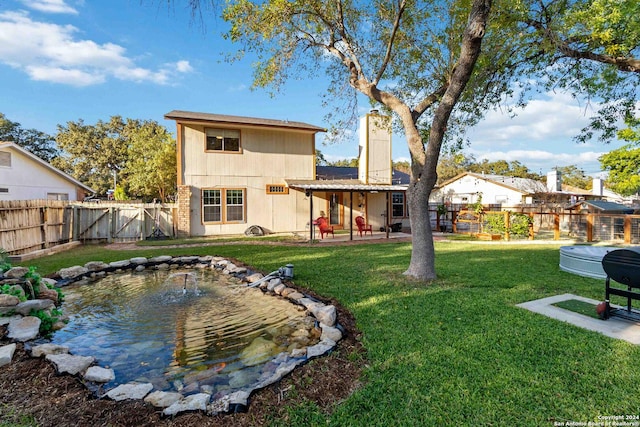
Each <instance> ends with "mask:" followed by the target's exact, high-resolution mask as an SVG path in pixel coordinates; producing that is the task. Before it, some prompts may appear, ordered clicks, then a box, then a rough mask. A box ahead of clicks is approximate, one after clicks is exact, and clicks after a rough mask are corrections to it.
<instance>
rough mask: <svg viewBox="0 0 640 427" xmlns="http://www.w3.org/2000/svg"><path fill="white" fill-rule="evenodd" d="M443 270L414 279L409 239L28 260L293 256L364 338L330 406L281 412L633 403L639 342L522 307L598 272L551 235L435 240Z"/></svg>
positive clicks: (446, 418) (408, 422) (449, 420)
mask: <svg viewBox="0 0 640 427" xmlns="http://www.w3.org/2000/svg"><path fill="white" fill-rule="evenodd" d="M436 253H437V257H436V266H437V271H438V274H439V278H438V279H437V280H436V281H435V282H433V283H431V284H428V285H427V284H423V283H418V282H415V281H412V280H410V279H409V278H407V277H405V276H404V275H403V274H402V273H403V271H404V270H405V269H406V267H407V265H408V263H409V259H410V255H411V245H410V244H408V243H385V244H376V245H356V246H325V245H318V246H297V247H295V246H276V245H273V246H264V245H225V246H207V247H198V248H193V247H191V248H175V249H153V248H140V249H139V250H137V251H136V252H135V253H132V252H130V251H111V250H105V249H103V248H102V247H98V246H88V247H84V248H78V249H74V250H71V251H69V252H66V253H61V254H56V255H52V256H49V257H46V258H42V259H39V260H34V261H31V262H30V264H32V265H35V266H37V267H38V271H39V272H40V273H42V274H47V273H50V272H54V271H56V270H57V269H59V268H61V267H67V266H71V265H81V264H83V263H85V262H87V261H90V260H104V261H114V260H118V259H127V258H130V257H132V256H134V255H135V256H153V255H160V254H171V255H186V254H193V255H204V254H212V255H221V256H226V257H232V258H237V259H240V260H242V261H243V262H245V263H247V264H249V265H252V266H254V267H256V268H258V269H261V270H263V271H264V272H268V271H273V270H275V269H277V268H278V267H281V266H283V265H285V264H287V263H292V264H294V266H295V267H294V271H295V279H294V281H295V282H296V284H298V285H300V286H303V287H306V288H309V289H312V290H314V291H316V292H317V293H319V294H321V295H324V296H326V297H334V298H336V299H337V300H339V301H340V302H341V304H342V305H344V306H345V307H346V308H348V309H349V310H351V311H352V312H353V313H354V315H355V317H356V319H357V323H358V327H359V328H360V329H361V330H362V332H363V344H364V345H365V347H366V349H367V351H368V360H367V361H366V362H364V363H366V365H365V373H364V377H363V378H362V380H363V385H362V387H361V388H360V389H359V390H357V391H356V392H355V393H354V394H353V395H352V396H351V397H350V398H349V399H347V400H346V401H344V402H343V403H341V404H340V405H339V406H338V407H337V408H336V410H335V411H334V412H333V413H332V414H329V415H327V414H325V413H323V412H322V411H321V410H320V409H318V408H317V407H316V406H315V404H313V402H306V403H305V404H302V405H300V406H299V407H293V408H290V410H289V413H288V418H287V419H286V420H284V419H283V420H275V421H274V425H290V424H291V423H292V422H293V421H295V423H294V424H296V425H332V426H334V425H337V426H392V425H393V426H399V425H402V426H412V425H416V426H440V425H456V426H502V425H509V426H550V425H553V424H554V422H567V421H574V422H585V423H586V422H588V421H597V420H598V417H599V416H603V415H622V414H638V396H637V384H638V383H640V362H639V360H640V349H639V348H638V347H637V346H634V345H631V344H629V343H626V342H624V341H620V340H615V339H612V338H608V337H605V336H603V335H600V334H598V333H596V332H591V331H587V330H584V329H581V328H578V327H576V326H573V325H570V324H567V323H563V322H559V321H556V320H553V319H550V318H547V317H545V316H542V315H539V314H535V313H531V312H529V311H527V310H524V309H521V308H518V307H516V306H515V305H516V304H518V303H521V302H525V301H530V300H534V299H538V298H543V297H548V296H552V295H558V294H563V293H573V294H577V295H581V296H584V297H588V298H593V299H596V300H600V299H602V297H603V294H604V282H603V281H601V280H594V279H588V278H583V277H580V276H575V275H571V274H569V273H566V272H562V271H560V270H559V268H558V262H559V251H558V246H557V245H541V244H536V245H526V244H517V245H509V244H508V243H499V242H496V243H494V244H491V245H486V244H484V245H480V244H473V243H466V242H449V243H445V242H443V243H436Z"/></svg>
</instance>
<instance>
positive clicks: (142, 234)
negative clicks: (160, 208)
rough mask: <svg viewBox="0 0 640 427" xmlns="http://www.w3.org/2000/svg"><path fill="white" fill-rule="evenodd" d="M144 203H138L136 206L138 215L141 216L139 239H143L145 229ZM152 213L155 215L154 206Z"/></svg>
mask: <svg viewBox="0 0 640 427" xmlns="http://www.w3.org/2000/svg"><path fill="white" fill-rule="evenodd" d="M145 211H146V209H145V207H144V204H142V205H140V207H139V208H138V212H139V215H140V216H141V220H140V240H144V235H145V230H146V229H147V215H146V214H145ZM153 213H154V215H155V207H154V212H153Z"/></svg>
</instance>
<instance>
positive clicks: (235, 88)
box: [227, 83, 248, 92]
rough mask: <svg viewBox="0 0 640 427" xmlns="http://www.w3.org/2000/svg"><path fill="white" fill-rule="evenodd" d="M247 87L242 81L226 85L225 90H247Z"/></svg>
mask: <svg viewBox="0 0 640 427" xmlns="http://www.w3.org/2000/svg"><path fill="white" fill-rule="evenodd" d="M247 88H248V86H247V85H245V84H244V83H240V84H238V85H235V86H229V87H227V92H244V91H245V90H247Z"/></svg>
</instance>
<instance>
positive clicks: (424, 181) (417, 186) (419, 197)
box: [403, 0, 491, 281]
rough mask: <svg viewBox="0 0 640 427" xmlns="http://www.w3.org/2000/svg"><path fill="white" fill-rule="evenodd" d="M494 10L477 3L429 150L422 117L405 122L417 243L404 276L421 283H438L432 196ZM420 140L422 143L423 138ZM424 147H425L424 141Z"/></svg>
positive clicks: (433, 124)
mask: <svg viewBox="0 0 640 427" xmlns="http://www.w3.org/2000/svg"><path fill="white" fill-rule="evenodd" d="M490 9H491V0H474V1H473V5H472V7H471V12H470V13H469V22H468V24H467V27H466V29H465V31H464V36H463V38H462V46H461V50H460V58H459V59H458V62H457V64H456V67H455V68H454V70H453V73H452V75H451V79H450V82H449V86H448V87H447V89H446V91H445V92H444V95H443V96H442V99H441V100H440V103H439V104H438V107H437V109H436V111H435V114H434V116H433V121H432V122H431V130H430V133H429V142H428V144H427V147H426V150H424V149H422V150H420V149H418V147H417V140H416V132H415V130H416V128H415V120H417V119H418V117H415V119H414V123H413V128H412V129H408V128H409V126H408V123H407V121H406V120H403V123H404V127H405V130H406V131H407V132H406V133H407V140H408V144H409V151H410V152H411V156H412V162H411V163H412V165H411V166H412V167H411V170H412V178H411V180H412V182H411V185H410V186H409V191H408V201H409V217H410V221H411V236H412V241H413V250H412V251H411V262H410V263H409V268H408V269H407V271H405V272H404V274H406V275H408V276H411V277H414V278H415V279H418V280H422V281H430V280H435V279H436V267H435V261H436V257H435V249H434V245H433V233H432V232H431V220H430V218H429V196H430V195H431V190H433V187H434V186H435V184H436V181H437V178H438V175H437V173H436V167H437V166H438V159H439V158H440V149H441V147H442V140H443V139H444V133H445V130H446V128H447V123H448V121H449V117H451V113H452V112H453V109H454V107H455V105H456V103H457V102H458V99H459V98H460V95H461V94H462V91H463V90H464V88H465V87H466V85H467V82H468V81H469V79H470V78H471V74H472V72H473V68H474V67H475V64H476V61H477V59H478V56H479V55H480V46H481V43H482V37H483V36H484V33H485V26H486V23H487V19H488V17H489V11H490ZM418 139H420V138H419V136H418ZM420 143H422V140H421V139H420Z"/></svg>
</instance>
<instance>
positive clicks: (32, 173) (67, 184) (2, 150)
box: [0, 142, 94, 201]
mask: <svg viewBox="0 0 640 427" xmlns="http://www.w3.org/2000/svg"><path fill="white" fill-rule="evenodd" d="M92 193H94V191H93V189H91V188H90V187H88V186H86V185H84V184H83V183H81V182H80V181H78V180H76V179H75V178H73V177H72V176H70V175H67V174H66V173H64V172H62V171H61V170H59V169H56V168H54V167H53V166H51V165H50V164H49V163H47V162H45V161H44V160H42V159H41V158H39V157H38V156H36V155H34V154H32V153H31V152H29V151H27V150H25V149H24V148H22V147H20V146H19V145H18V144H15V143H13V142H0V200H33V199H49V200H69V201H75V200H82V199H84V197H85V196H86V195H88V194H92Z"/></svg>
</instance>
